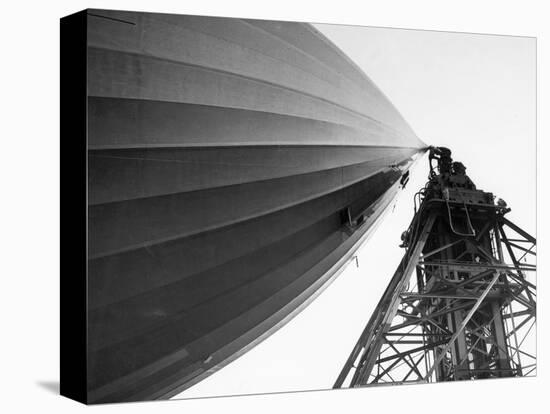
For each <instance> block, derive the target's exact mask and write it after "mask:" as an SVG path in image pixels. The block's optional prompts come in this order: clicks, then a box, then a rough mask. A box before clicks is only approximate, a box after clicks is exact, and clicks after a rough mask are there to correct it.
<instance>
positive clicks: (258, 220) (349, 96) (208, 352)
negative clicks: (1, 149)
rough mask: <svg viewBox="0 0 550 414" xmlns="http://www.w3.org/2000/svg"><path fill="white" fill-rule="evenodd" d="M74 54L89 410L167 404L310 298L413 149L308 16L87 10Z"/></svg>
mask: <svg viewBox="0 0 550 414" xmlns="http://www.w3.org/2000/svg"><path fill="white" fill-rule="evenodd" d="M87 56H88V68H87V86H88V96H87V102H88V120H87V122H88V128H87V142H88V183H87V184H88V193H87V194H88V252H87V254H88V258H87V266H88V276H87V277H88V339H87V349H88V351H87V352H88V361H87V386H88V401H89V402H92V403H102V402H118V401H139V400H150V399H166V398H170V397H172V396H174V395H176V394H178V393H180V392H182V391H183V390H185V389H186V388H189V387H191V386H192V385H193V384H196V383H197V382H199V381H201V380H202V379H204V378H205V377H207V376H208V375H211V374H213V373H215V372H216V371H217V370H219V369H221V368H222V367H223V366H225V365H227V364H228V363H230V362H231V361H232V360H234V359H235V358H238V357H239V356H240V355H242V354H243V353H245V352H247V351H248V350H249V349H251V348H252V347H254V346H255V345H256V344H258V343H259V342H261V341H262V340H264V339H265V338H267V337H268V336H269V335H270V334H272V333H273V332H275V331H276V330H278V329H279V328H281V327H283V326H284V325H285V323H286V322H288V321H289V320H290V319H291V318H292V317H293V316H295V315H296V314H297V313H298V312H300V311H301V310H302V309H304V307H305V306H307V305H308V304H309V303H310V302H311V301H312V300H314V299H315V297H316V296H317V295H318V294H319V293H320V292H321V291H322V290H323V289H324V288H326V287H327V286H328V285H329V284H330V282H331V281H332V280H334V278H336V277H337V276H338V274H339V273H340V271H341V270H342V267H343V265H344V264H346V263H347V262H349V260H350V259H351V258H352V257H353V255H354V252H355V251H356V250H357V249H358V247H359V246H360V245H361V244H362V243H363V242H364V240H365V239H366V238H367V237H368V236H369V234H370V233H371V232H372V231H373V229H374V228H375V227H376V224H377V222H378V221H379V219H380V217H381V216H382V215H383V213H384V212H385V211H386V210H387V207H388V206H389V205H390V203H391V201H392V200H393V199H394V198H395V196H396V195H397V194H398V193H399V191H400V189H401V188H402V187H403V186H404V185H405V184H406V180H407V176H408V169H409V168H410V167H411V165H412V164H413V163H414V161H415V159H416V158H417V157H418V155H419V154H420V153H421V152H422V151H424V150H425V147H426V145H425V144H424V143H423V142H422V141H421V140H420V139H419V138H418V137H417V135H416V134H415V133H414V132H413V130H412V129H411V127H410V126H409V125H408V124H407V122H406V121H405V120H404V118H403V117H402V116H401V115H400V113H399V112H398V110H397V109H396V108H395V107H394V105H393V104H392V103H391V102H390V101H389V99H388V98H387V97H386V96H385V95H384V93H383V92H382V91H381V90H380V89H379V88H378V87H377V86H376V85H375V84H374V83H373V82H372V81H371V80H370V79H369V78H368V76H367V75H366V74H365V73H363V71H362V70H361V69H360V68H359V67H358V66H357V65H356V64H355V63H354V62H353V61H351V60H350V59H349V58H348V57H347V56H346V55H345V54H344V53H343V52H342V51H341V50H340V49H339V48H338V47H336V46H335V45H334V44H333V43H332V42H331V41H330V40H329V39H328V38H327V37H325V36H324V35H323V34H322V33H320V32H319V31H318V30H316V29H315V28H314V27H313V26H312V25H310V24H305V23H296V22H281V21H265V20H250V19H236V18H223V17H203V16H188V15H172V14H158V13H144V12H125V11H113V10H96V9H89V10H88V11H87ZM276 357H277V356H274V358H276Z"/></svg>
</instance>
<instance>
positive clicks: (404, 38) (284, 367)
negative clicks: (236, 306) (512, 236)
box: [176, 24, 536, 398]
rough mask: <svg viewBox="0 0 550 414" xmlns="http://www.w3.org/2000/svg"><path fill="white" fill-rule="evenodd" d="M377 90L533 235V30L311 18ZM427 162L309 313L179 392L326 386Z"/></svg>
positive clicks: (369, 299)
mask: <svg viewBox="0 0 550 414" xmlns="http://www.w3.org/2000/svg"><path fill="white" fill-rule="evenodd" d="M315 27H316V28H317V29H319V30H320V31H321V32H322V33H323V34H324V35H325V36H327V37H328V38H329V39H330V40H332V42H334V43H335V44H336V45H337V46H338V47H339V48H340V49H342V50H343V51H344V53H346V54H347V55H348V56H349V57H350V58H351V59H352V60H353V61H354V62H355V63H356V64H357V65H358V66H359V67H360V68H361V69H362V70H363V71H364V72H365V73H366V74H367V75H368V76H369V77H370V78H371V79H372V80H373V81H374V83H375V84H376V85H377V86H378V87H379V88H380V89H381V90H382V91H383V93H384V94H385V95H386V96H387V97H388V98H389V99H390V101H391V102H392V103H393V104H394V105H395V106H396V107H397V109H398V110H399V112H400V113H401V114H402V115H403V117H404V118H405V119H406V120H407V122H408V123H409V124H410V125H411V127H412V129H413V130H414V131H415V132H416V134H417V135H418V136H419V137H420V138H421V139H422V140H423V141H424V142H425V143H427V144H428V145H435V146H445V147H448V148H450V149H451V150H452V152H453V159H454V160H456V161H461V162H462V163H463V164H464V165H465V166H466V168H467V174H468V175H469V176H470V178H471V179H472V180H473V181H474V182H475V183H476V185H477V187H478V188H481V189H483V190H485V191H490V192H493V193H494V194H496V195H497V196H498V197H500V198H503V199H504V200H506V202H507V203H508V205H509V206H510V207H511V208H512V211H511V212H510V213H509V214H508V216H507V217H508V218H509V219H510V220H512V221H513V222H515V223H516V224H518V225H519V226H520V227H522V228H524V229H525V230H527V231H528V232H529V233H531V234H532V235H534V236H536V232H535V228H536V210H535V209H536V203H535V200H536V198H535V197H536V181H535V180H536V152H535V151H536V136H535V134H536V130H535V128H536V127H535V125H536V119H535V116H536V106H535V102H536V95H535V93H536V76H535V53H536V44H535V40H534V39H533V38H525V37H511V36H492V35H473V34H460V33H448V32H432V31H417V30H400V29H385V28H370V27H360V26H342V25H320V24H319V25H315ZM427 174H428V164H427V159H426V157H424V158H423V159H421V160H420V161H419V162H418V163H417V164H416V165H415V167H414V168H413V170H412V171H411V178H410V181H409V183H408V185H407V187H406V189H405V190H404V191H403V192H402V193H401V194H400V196H399V198H398V199H397V201H396V202H395V203H394V204H393V205H392V207H391V208H390V209H388V211H387V212H386V216H385V217H384V219H383V220H382V221H381V223H380V225H379V227H378V228H377V229H376V231H375V232H374V233H373V234H372V236H371V237H370V238H369V240H368V241H367V242H366V243H365V244H364V245H363V246H362V247H361V249H360V251H359V253H358V255H357V256H358V261H359V267H357V266H356V264H355V261H351V262H350V263H348V265H347V267H346V269H345V270H344V271H343V272H342V274H341V275H340V276H339V277H338V278H337V279H336V280H335V281H334V282H333V283H332V284H331V285H330V286H329V287H328V288H327V289H326V290H325V291H324V292H323V293H322V294H321V295H320V296H319V297H318V298H317V299H315V300H314V301H313V303H312V304H311V305H309V306H308V307H307V308H306V309H305V310H304V311H302V312H301V313H300V314H299V315H297V316H296V317H295V318H294V319H292V320H291V321H290V322H289V323H288V324H287V325H285V326H284V327H283V328H281V329H280V330H279V331H277V332H276V333H274V334H273V335H272V336H270V337H269V338H267V339H266V340H265V341H263V342H262V343H260V344H259V345H257V346H256V347H255V348H253V349H252V350H250V351H249V352H248V353H246V354H245V355H243V356H241V357H240V358H238V359H237V360H235V361H233V362H232V363H231V364H229V365H227V366H226V367H224V368H223V369H221V370H220V371H218V372H217V373H216V374H214V375H211V376H210V377H208V378H206V379H205V380H203V381H201V382H199V383H198V384H196V385H195V386H193V387H191V388H190V389H188V390H186V391H184V392H183V393H181V394H179V395H178V396H176V398H194V397H206V396H215V395H235V394H251V393H266V392H280V391H299V390H314V389H328V388H331V387H332V384H333V383H334V381H335V379H336V377H337V375H338V373H339V372H340V369H341V368H342V366H343V364H344V362H345V360H346V359H347V357H348V355H349V353H350V352H351V350H352V348H353V346H354V345H355V343H356V341H357V339H358V337H359V335H360V333H361V331H362V330H363V328H364V326H365V324H366V323H367V321H368V319H369V317H370V315H371V313H372V311H373V310H374V307H375V306H376V304H377V302H378V300H379V298H380V296H381V295H382V293H383V291H384V289H385V287H386V285H387V283H388V282H389V279H390V278H391V276H392V275H393V272H394V270H395V268H396V267H397V265H398V263H399V261H400V260H401V256H402V254H403V250H402V249H400V248H399V247H398V245H399V244H400V235H401V233H402V232H403V231H404V230H405V229H406V228H407V226H408V224H409V222H410V220H411V219H412V215H413V204H412V200H413V198H412V197H413V194H414V193H415V192H416V191H417V190H418V189H419V188H420V187H421V186H423V185H424V184H425V182H426V179H427Z"/></svg>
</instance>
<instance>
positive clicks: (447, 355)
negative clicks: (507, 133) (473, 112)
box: [334, 147, 536, 388]
mask: <svg viewBox="0 0 550 414" xmlns="http://www.w3.org/2000/svg"><path fill="white" fill-rule="evenodd" d="M429 161H430V175H429V181H428V183H427V184H426V186H425V187H424V188H422V189H421V190H420V191H419V192H418V193H416V195H415V215H414V218H413V219H412V222H411V224H410V226H409V228H408V230H407V231H406V232H404V233H403V235H402V241H403V244H402V246H401V247H404V248H405V249H406V250H405V255H404V256H403V259H402V260H401V263H400V265H399V266H398V268H397V270H396V271H395V274H394V275H393V277H392V279H391V281H390V284H389V286H388V287H387V288H386V291H385V292H384V294H383V296H382V298H381V300H380V302H379V303H378V305H377V307H376V309H375V311H374V313H373V315H372V316H371V318H370V320H369V322H368V324H367V326H366V327H365V329H364V331H363V333H362V334H361V336H360V338H359V340H358V342H357V344H356V345H355V347H354V349H353V351H352V353H351V355H350V356H349V358H348V360H347V362H346V364H345V366H344V368H343V369H342V372H341V373H340V375H339V377H338V379H337V380H336V383H335V384H334V388H341V387H343V386H349V387H360V386H371V385H379V384H402V383H411V382H439V381H457V380H468V379H479V378H494V377H512V376H528V375H533V374H534V373H535V371H536V355H535V351H534V349H535V346H536V343H535V334H536V332H535V323H536V288H535V285H534V284H533V283H532V281H530V279H531V278H534V275H535V274H534V272H535V269H536V267H535V261H536V252H535V250H536V240H535V238H534V237H532V236H531V235H529V234H528V233H527V232H525V231H524V230H522V229H521V228H519V227H518V226H516V225H515V224H513V223H512V222H510V221H509V220H508V219H507V218H506V217H505V215H506V213H508V212H509V211H510V209H509V208H508V207H507V205H506V203H505V202H504V201H503V200H496V201H495V197H494V196H493V194H492V193H489V192H485V191H482V190H478V189H476V187H475V185H474V183H473V182H472V181H471V180H470V178H469V177H468V176H467V175H466V168H465V167H464V165H463V164H461V163H460V162H453V160H452V158H451V151H450V150H449V149H447V148H443V147H439V148H434V147H432V148H430V154H429ZM434 161H435V162H436V166H433V165H432V164H433V163H434ZM348 381H349V382H348ZM344 383H346V385H344Z"/></svg>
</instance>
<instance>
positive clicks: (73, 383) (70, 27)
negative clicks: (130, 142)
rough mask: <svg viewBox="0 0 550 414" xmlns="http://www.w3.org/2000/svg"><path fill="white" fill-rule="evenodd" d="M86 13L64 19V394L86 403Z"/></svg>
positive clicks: (62, 348) (61, 58)
mask: <svg viewBox="0 0 550 414" xmlns="http://www.w3.org/2000/svg"><path fill="white" fill-rule="evenodd" d="M86 43H87V12H86V10H83V11H80V12H77V13H74V14H71V15H69V16H66V17H63V18H61V19H60V186H61V187H60V189H61V191H60V198H61V199H60V223H61V228H60V253H61V257H60V273H61V274H60V384H59V389H60V394H61V395H63V396H65V397H68V398H71V399H74V400H76V401H79V402H82V403H87V281H88V277H87V240H88V237H87V45H86Z"/></svg>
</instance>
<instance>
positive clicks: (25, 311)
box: [0, 0, 550, 412]
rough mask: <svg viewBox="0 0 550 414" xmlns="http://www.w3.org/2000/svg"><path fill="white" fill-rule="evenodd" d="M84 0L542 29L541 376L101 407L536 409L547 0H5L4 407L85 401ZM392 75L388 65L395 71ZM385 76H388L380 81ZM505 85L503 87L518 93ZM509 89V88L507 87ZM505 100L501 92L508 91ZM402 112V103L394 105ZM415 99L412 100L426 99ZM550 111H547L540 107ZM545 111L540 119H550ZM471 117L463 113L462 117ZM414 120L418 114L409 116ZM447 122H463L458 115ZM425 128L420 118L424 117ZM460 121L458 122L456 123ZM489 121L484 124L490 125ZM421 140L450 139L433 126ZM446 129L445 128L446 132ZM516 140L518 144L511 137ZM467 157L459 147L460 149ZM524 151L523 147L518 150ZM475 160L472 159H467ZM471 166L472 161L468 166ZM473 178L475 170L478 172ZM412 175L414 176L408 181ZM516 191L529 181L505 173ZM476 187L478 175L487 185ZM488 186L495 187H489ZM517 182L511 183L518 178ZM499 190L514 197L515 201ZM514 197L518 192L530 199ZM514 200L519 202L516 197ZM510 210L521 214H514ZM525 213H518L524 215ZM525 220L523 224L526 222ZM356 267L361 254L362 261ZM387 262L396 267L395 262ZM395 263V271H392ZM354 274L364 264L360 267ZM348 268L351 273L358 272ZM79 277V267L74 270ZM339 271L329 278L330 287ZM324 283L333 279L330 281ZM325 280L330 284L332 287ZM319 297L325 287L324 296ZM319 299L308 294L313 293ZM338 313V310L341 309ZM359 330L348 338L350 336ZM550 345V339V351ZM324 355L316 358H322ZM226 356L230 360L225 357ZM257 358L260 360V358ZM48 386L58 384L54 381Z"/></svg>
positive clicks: (541, 237) (544, 382) (539, 405)
mask: <svg viewBox="0 0 550 414" xmlns="http://www.w3.org/2000/svg"><path fill="white" fill-rule="evenodd" d="M86 7H95V8H102V7H103V8H118V9H130V10H144V11H157V12H173V13H188V14H206V15H223V16H234V17H254V18H265V19H280V20H298V21H312V22H328V23H344V24H357V25H371V26H388V27H404V28H421V29H435V30H454V31H466V32H478V33H500V34H513V35H525V36H537V37H538V76H539V77H538V90H539V95H538V104H539V106H538V122H539V123H538V126H539V127H538V183H537V184H538V200H537V201H538V222H537V236H538V251H539V271H538V274H539V277H538V290H539V297H542V299H540V300H539V306H538V307H539V309H538V323H537V325H538V341H539V342H538V349H539V353H538V356H539V361H538V362H539V370H538V372H539V374H538V377H537V378H536V379H533V378H531V379H512V380H498V381H478V382H475V383H472V382H468V383H457V384H437V385H425V386H404V387H399V388H395V387H387V388H377V389H363V390H343V391H324V392H308V393H290V394H289V393H286V394H275V395H263V396H250V397H238V398H237V397H231V398H213V399H201V400H185V401H170V402H160V403H157V402H155V403H140V404H126V405H110V406H102V407H96V408H94V410H100V411H102V412H105V411H109V410H111V411H112V410H119V411H120V410H122V411H125V410H126V411H125V412H128V411H130V410H132V412H149V411H150V410H155V411H164V410H172V411H173V412H176V411H177V412H181V411H182V410H185V411H186V412H199V411H200V412H220V411H223V412H234V411H237V412H258V411H260V410H261V411H262V412H281V411H290V412H295V411H299V410H308V411H313V412H315V411H321V412H335V411H336V412H337V411H342V410H346V411H351V410H357V411H385V412H397V411H401V412H402V411H405V410H407V411H410V412H421V411H423V412H424V411H427V410H430V411H439V410H445V411H447V412H464V410H473V411H475V412H478V411H482V410H487V411H491V412H494V411H497V410H498V411H500V412H513V411H526V412H543V409H544V407H543V402H544V401H545V400H546V398H545V395H544V392H545V391H546V392H548V391H547V390H545V388H548V385H549V381H548V378H549V376H550V374H549V373H548V369H549V366H548V362H547V361H548V359H549V357H548V352H547V349H548V334H547V329H545V324H547V318H546V317H545V312H546V310H545V305H546V301H545V299H546V293H547V289H546V286H547V284H546V283H545V274H546V273H547V269H548V260H547V259H546V258H545V254H546V251H547V248H546V241H547V234H548V225H549V223H548V220H547V219H546V218H545V216H544V214H545V209H544V206H546V205H547V204H548V201H549V200H548V193H547V191H544V186H545V183H546V180H547V172H548V162H547V161H546V157H547V156H548V155H549V154H548V144H547V142H546V137H547V136H548V119H547V116H548V115H547V114H548V113H550V109H549V108H548V75H547V73H550V63H549V58H550V56H549V52H550V50H549V48H548V42H549V41H550V32H549V29H548V28H547V26H548V16H549V15H550V13H548V11H546V10H544V2H530V1H523V2H505V1H484V2H480V1H477V2H476V1H460V2H442V1H439V2H437V1H432V2H429V1H420V0H415V1H400V2H397V1H386V2H384V3H383V4H382V3H381V4H376V5H375V4H372V3H367V2H357V4H353V3H352V2H346V1H343V0H339V1H338V2H332V3H328V4H322V3H320V2H317V3H316V2H313V1H312V2H300V3H298V2H297V1H296V0H294V1H282V0H279V1H277V2H270V3H267V2H252V1H248V2H245V1H230V2H222V1H217V2H215V1H211V0H208V1H207V0H201V1H200V2H193V3H191V2H181V1H180V2H178V1H171V2H170V1H162V0H155V1H131V2H130V1H114V0H111V1H109V2H107V1H87V2H85V1H78V0H73V1H58V2H56V3H55V4H51V3H50V4H46V2H44V4H42V3H40V2H34V3H32V2H19V3H17V4H16V3H15V2H12V3H10V4H9V5H8V4H4V5H3V13H2V17H3V19H2V24H1V25H0V30H2V36H1V39H2V40H1V41H2V65H1V66H0V70H1V71H2V76H1V77H0V79H1V81H2V89H1V92H2V98H3V99H2V100H1V101H0V102H1V104H2V109H3V110H2V115H3V116H2V122H1V124H0V126H1V127H2V134H1V137H2V138H1V139H2V147H1V148H2V151H1V154H2V157H1V158H0V180H1V181H0V182H1V184H2V187H1V188H2V197H1V200H2V203H1V204H0V217H1V218H2V219H1V220H2V221H1V227H0V232H1V234H2V237H1V243H2V246H1V250H0V251H1V252H2V254H1V255H0V258H1V260H0V275H1V276H2V279H1V280H2V286H1V289H0V290H1V298H0V310H1V312H0V317H1V325H0V326H1V328H2V330H1V334H0V335H1V336H0V338H1V341H0V358H1V359H0V361H1V365H0V380H1V381H2V383H1V385H0V390H1V391H0V392H1V395H2V396H1V399H0V407H2V411H4V412H18V411H22V412H32V411H38V410H41V411H57V412H73V411H77V410H83V409H85V408H84V406H81V405H79V404H77V403H75V402H72V401H70V400H67V399H64V398H61V397H59V396H57V395H56V392H55V388H56V385H55V384H56V383H57V382H58V380H59V370H58V366H59V355H58V354H59V340H58V338H59V324H58V319H59V305H58V303H59V293H58V292H59V184H58V183H59V138H58V135H59V111H58V106H59V92H58V91H59V65H58V62H59V51H58V44H59V29H58V28H59V23H58V19H59V17H61V16H63V15H66V14H69V13H72V12H74V11H78V10H80V9H83V8H86ZM369 74H370V75H371V76H372V77H373V80H374V81H375V82H376V83H377V84H379V86H380V87H381V88H382V89H383V90H384V92H385V93H386V94H387V95H388V96H389V97H390V99H392V101H394V103H396V105H398V107H399V104H398V103H397V102H395V101H396V100H398V98H396V97H393V96H391V94H392V93H393V92H390V90H387V89H388V88H391V84H392V76H391V74H388V78H387V79H386V80H383V79H381V78H379V79H377V78H376V77H375V76H374V75H373V74H372V73H369ZM393 78H395V77H393ZM387 85H388V86H387ZM514 93H515V92H510V93H509V96H508V98H507V99H509V100H513V99H514V96H515V95H514ZM503 99H504V98H503ZM504 102H505V101H504ZM399 109H400V110H401V112H402V113H403V115H404V116H405V118H407V119H408V120H409V122H411V123H412V124H413V122H412V121H411V119H409V118H410V117H411V114H410V113H407V111H409V110H410V109H409V110H407V109H405V108H403V107H399ZM422 109H423V107H422V105H421V104H419V105H418V108H417V110H422ZM545 114H546V116H545ZM545 118H546V119H545ZM467 122H468V121H467V120H461V122H460V123H461V124H463V123H466V124H467ZM412 126H413V128H414V129H415V130H416V131H417V133H419V135H422V134H421V132H422V131H419V125H414V124H413V125H412ZM449 127H450V128H451V129H450V131H451V132H452V133H453V134H455V133H458V132H457V129H456V128H453V125H449ZM421 128H424V127H423V126H422V127H421ZM459 132H460V130H459ZM489 132H490V131H489ZM422 138H424V139H425V140H426V141H427V142H430V143H431V142H433V143H435V144H442V143H443V144H447V145H449V146H452V145H451V144H450V143H448V142H442V141H441V140H440V139H439V137H422ZM441 139H443V137H441ZM517 145H518V151H519V149H520V146H521V145H523V141H522V139H521V138H518V140H517ZM457 158H459V159H462V160H463V161H464V163H465V164H466V165H467V166H468V164H472V163H471V162H469V160H466V159H465V158H466V156H465V155H462V154H460V155H457ZM524 158H525V157H524V156H523V155H521V153H519V152H518V159H524ZM487 165H488V167H487V168H493V167H494V168H498V169H507V170H508V169H512V170H513V169H515V170H517V171H518V173H520V167H519V166H518V165H515V164H514V165H509V164H507V163H502V161H501V160H499V159H495V160H491V161H490V162H489V163H488V164H487ZM472 168H476V167H472ZM468 172H469V173H471V174H472V176H476V175H475V174H474V172H473V171H471V169H470V170H469V171H468ZM478 181H479V180H478ZM411 184H412V183H411ZM509 186H511V187H513V188H514V189H515V190H514V194H518V193H519V194H521V192H522V191H524V190H525V188H526V187H528V186H529V183H528V182H527V183H525V182H522V181H521V180H520V179H519V178H518V179H517V180H515V181H514V182H511V183H510V184H509ZM482 187H484V186H483V185H482ZM492 189H493V188H491V190H492ZM516 189H517V190H516ZM499 192H500V194H499V195H501V196H502V197H503V198H505V199H506V200H507V201H508V202H509V203H510V204H511V205H512V207H513V208H514V207H515V206H517V204H518V201H513V200H512V198H515V197H517V196H516V195H513V196H511V197H508V196H505V195H504V194H502V193H504V192H506V193H507V192H508V190H506V189H503V190H502V191H500V190H499ZM530 202H531V201H530V200H524V199H523V198H521V197H520V199H519V203H530ZM514 203H515V204H514ZM512 218H513V219H514V220H515V221H518V222H520V221H522V220H523V218H521V220H520V219H519V217H515V216H512ZM521 224H522V225H524V224H523V223H521ZM525 227H527V228H529V224H527V225H525ZM360 265H361V267H360V268H359V270H361V271H362V270H364V269H365V267H366V264H365V263H364V262H363V261H361V263H360ZM392 269H393V267H392ZM390 272H391V271H390ZM355 276H357V277H363V276H364V275H362V276H360V274H359V272H357V274H356V275H355ZM355 276H353V277H355ZM75 277H78V275H75ZM337 283H339V281H337V282H335V284H334V285H333V286H331V287H330V288H332V287H337ZM327 292H328V290H327ZM327 292H325V293H327ZM319 299H320V300H321V299H322V296H321V297H320V298H319ZM312 306H315V303H314V304H313V305H312ZM342 323H344V321H342ZM354 340H355V339H352V340H351V342H352V343H353V342H354ZM549 352H550V351H549ZM319 363H322V361H320V362H319ZM228 368H229V367H228ZM258 369H261V367H258ZM52 389H53V391H52Z"/></svg>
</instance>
